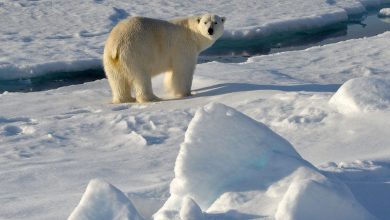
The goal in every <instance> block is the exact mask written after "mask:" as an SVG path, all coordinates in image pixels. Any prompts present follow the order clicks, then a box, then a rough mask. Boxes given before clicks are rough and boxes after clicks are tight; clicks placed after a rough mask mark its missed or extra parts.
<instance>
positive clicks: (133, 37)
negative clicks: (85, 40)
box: [103, 14, 225, 103]
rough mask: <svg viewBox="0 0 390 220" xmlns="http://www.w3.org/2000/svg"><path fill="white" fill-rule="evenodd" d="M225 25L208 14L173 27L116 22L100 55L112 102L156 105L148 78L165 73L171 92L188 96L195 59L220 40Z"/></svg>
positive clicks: (142, 19) (133, 20)
mask: <svg viewBox="0 0 390 220" xmlns="http://www.w3.org/2000/svg"><path fill="white" fill-rule="evenodd" d="M224 22H225V18H223V17H219V16H217V15H212V14H205V15H201V16H193V17H187V18H180V19H175V20H172V21H163V20H157V19H151V18H145V17H132V18H128V19H125V20H123V21H121V22H119V23H118V24H117V25H116V26H115V27H114V28H113V29H112V31H111V33H110V35H109V36H108V39H107V41H106V44H105V47H104V55H103V64H104V70H105V72H106V76H107V78H108V82H109V84H110V87H111V90H112V96H113V98H112V102H113V103H123V102H134V101H137V102H141V103H142V102H150V101H158V100H160V99H159V98H158V97H157V96H155V95H154V94H153V90H152V82H151V78H152V77H153V76H155V75H157V74H160V73H164V72H166V73H167V75H166V77H165V87H166V89H167V90H168V91H169V92H171V93H172V94H173V95H174V96H175V97H185V96H189V95H191V85H192V78H193V74H194V70H195V65H196V62H197V57H198V55H199V53H200V52H201V51H203V50H205V49H206V48H208V47H210V46H211V45H212V44H213V43H214V42H215V41H216V40H217V39H218V38H219V37H221V36H222V34H223V31H224ZM132 90H133V92H134V95H135V99H134V98H133V97H132V96H131V93H132Z"/></svg>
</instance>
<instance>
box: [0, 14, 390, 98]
mask: <svg viewBox="0 0 390 220" xmlns="http://www.w3.org/2000/svg"><path fill="white" fill-rule="evenodd" d="M378 11H379V10H378V9H373V10H371V11H370V12H369V13H367V14H364V15H359V16H353V17H350V18H349V20H348V22H345V23H339V24H336V25H331V26H328V27H323V28H320V29H312V30H310V31H301V32H290V33H286V32H285V33H277V34H274V35H271V36H269V37H266V38H255V39H251V40H219V41H217V42H216V43H215V44H214V45H213V47H211V48H210V49H208V50H206V51H204V52H203V53H202V54H201V56H200V58H199V63H204V62H209V61H215V60H216V61H219V62H243V61H245V60H246V59H247V58H248V57H250V56H255V55H265V54H271V53H277V52H282V51H291V50H302V49H306V48H309V47H313V46H318V45H325V44H330V43H335V42H339V41H344V40H348V39H356V38H362V37H370V36H375V35H378V34H380V33H383V32H386V31H390V19H389V18H387V19H386V18H380V17H378V15H377V14H378ZM104 77H105V76H104V71H103V70H102V69H94V70H85V71H78V72H60V73H51V74H48V75H44V76H40V77H36V78H29V79H18V80H0V93H2V92H4V91H9V92H33V91H42V90H49V89H55V88H59V87H62V86H67V85H74V84H81V83H85V82H90V81H94V80H97V79H102V78H104Z"/></svg>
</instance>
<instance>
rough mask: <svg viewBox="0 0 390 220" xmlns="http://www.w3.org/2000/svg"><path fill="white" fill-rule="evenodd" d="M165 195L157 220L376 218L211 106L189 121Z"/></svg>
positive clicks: (235, 116) (268, 136)
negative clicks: (167, 197)
mask: <svg viewBox="0 0 390 220" xmlns="http://www.w3.org/2000/svg"><path fill="white" fill-rule="evenodd" d="M170 193H171V196H170V198H169V199H168V200H167V201H166V203H165V204H164V205H163V207H162V208H161V209H160V210H159V211H158V212H157V213H156V214H155V215H154V219H155V220H168V219H182V220H187V219H198V220H202V219H237V220H239V219H247V218H251V219H253V218H260V217H268V218H270V219H283V220H286V219H287V220H288V219H300V220H304V219H340V220H341V219H365V220H367V219H374V217H372V216H371V215H370V214H369V213H368V212H367V211H366V210H365V209H364V208H363V207H362V206H361V205H360V204H359V203H358V202H357V201H356V200H355V199H354V197H353V195H352V194H351V192H350V191H349V189H348V188H347V187H346V186H345V185H344V184H343V183H340V182H338V181H336V180H331V179H328V178H327V177H325V176H324V175H322V174H321V173H319V171H318V170H317V169H316V168H315V167H314V166H312V165H311V164H309V163H308V162H307V161H305V160H304V159H302V158H301V156H300V155H299V154H298V153H297V152H296V151H295V149H294V148H293V146H292V145H291V144H290V143H289V142H287V141H286V140H285V139H283V138H282V137H281V136H279V135H278V134H276V133H274V132H273V131H272V130H270V129H269V128H268V127H267V126H265V125H264V124H262V123H259V122H257V121H255V120H253V119H251V118H249V117H247V116H246V115H244V114H242V113H240V112H237V111H236V110H234V109H232V108H230V107H227V106H224V105H222V104H215V103H213V104H209V105H207V106H205V107H203V108H202V109H200V110H198V111H197V113H196V114H195V116H194V118H193V120H192V121H191V123H190V125H189V127H188V130H187V132H186V134H185V141H184V143H183V144H182V145H181V148H180V152H179V155H178V157H177V160H176V164H175V178H174V179H173V181H172V182H171V186H170Z"/></svg>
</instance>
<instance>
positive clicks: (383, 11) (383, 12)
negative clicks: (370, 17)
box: [379, 8, 390, 17]
mask: <svg viewBox="0 0 390 220" xmlns="http://www.w3.org/2000/svg"><path fill="white" fill-rule="evenodd" d="M379 16H382V17H389V16H390V8H382V9H381V10H380V11H379Z"/></svg>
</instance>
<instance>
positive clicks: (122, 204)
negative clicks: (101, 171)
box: [68, 179, 143, 220]
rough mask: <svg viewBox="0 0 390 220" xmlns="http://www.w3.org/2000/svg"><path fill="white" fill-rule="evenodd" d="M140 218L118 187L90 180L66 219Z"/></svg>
mask: <svg viewBox="0 0 390 220" xmlns="http://www.w3.org/2000/svg"><path fill="white" fill-rule="evenodd" d="M99 219H101V220H107V219H122V220H142V219H143V218H142V217H141V216H140V215H139V214H138V212H137V210H136V209H135V207H134V206H133V204H132V203H131V201H130V200H129V199H128V198H127V197H126V195H124V194H123V193H122V192H121V191H120V190H119V189H117V188H115V187H114V186H112V185H111V184H109V183H107V182H105V181H102V180H98V179H95V180H91V181H90V183H89V184H88V187H87V189H86V191H85V193H84V195H83V197H82V198H81V201H80V203H79V205H78V206H77V207H76V209H75V210H74V211H73V212H72V214H71V215H70V216H69V218H68V220H99Z"/></svg>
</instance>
